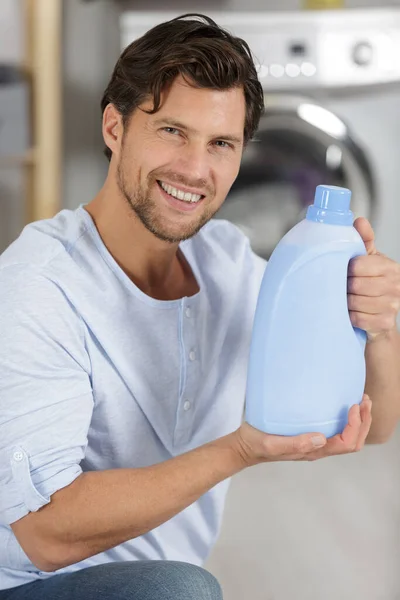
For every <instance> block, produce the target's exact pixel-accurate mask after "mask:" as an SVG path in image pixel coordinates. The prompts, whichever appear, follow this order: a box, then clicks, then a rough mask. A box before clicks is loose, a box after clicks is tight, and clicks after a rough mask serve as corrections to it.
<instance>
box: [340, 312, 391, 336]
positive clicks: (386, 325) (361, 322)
mask: <svg viewBox="0 0 400 600" xmlns="http://www.w3.org/2000/svg"><path fill="white" fill-rule="evenodd" d="M349 315H350V321H351V324H352V325H353V327H358V328H359V329H364V331H367V332H368V335H376V334H381V333H383V332H386V331H390V330H391V329H394V328H395V327H396V313H395V312H394V311H392V312H390V313H386V314H384V315H369V314H367V313H363V312H357V311H353V310H351V311H350V312H349Z"/></svg>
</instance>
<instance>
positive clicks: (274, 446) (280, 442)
mask: <svg viewBox="0 0 400 600" xmlns="http://www.w3.org/2000/svg"><path fill="white" fill-rule="evenodd" d="M266 436H267V438H268V439H266V443H265V446H266V450H267V454H268V455H269V456H270V457H279V456H282V457H284V456H292V455H302V454H308V453H309V452H312V451H313V450H316V449H317V448H322V447H323V446H325V444H326V441H327V440H326V437H325V436H324V435H322V433H304V434H301V435H296V436H283V435H270V434H266Z"/></svg>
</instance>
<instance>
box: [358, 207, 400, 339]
mask: <svg viewBox="0 0 400 600" xmlns="http://www.w3.org/2000/svg"><path fill="white" fill-rule="evenodd" d="M354 227H355V228H356V229H357V231H358V233H359V234H360V235H361V237H362V239H363V241H364V244H365V248H366V250H367V252H368V254H367V255H365V256H358V257H356V258H353V259H352V260H351V261H350V264H349V272H348V275H349V276H348V285H347V291H348V307H349V312H350V320H351V322H352V324H353V326H354V327H359V328H360V329H364V330H365V331H366V332H367V339H368V341H370V342H371V341H374V340H376V339H377V338H380V337H383V336H386V335H388V334H390V333H391V332H393V331H395V330H396V317H397V314H398V312H399V308H400V265H399V264H398V263H396V262H395V261H394V260H391V259H390V258H388V257H387V256H384V255H383V254H381V253H380V252H378V251H377V249H376V247H375V241H374V232H373V229H372V227H371V225H370V223H369V221H367V219H364V218H363V217H360V218H358V219H356V220H355V222H354Z"/></svg>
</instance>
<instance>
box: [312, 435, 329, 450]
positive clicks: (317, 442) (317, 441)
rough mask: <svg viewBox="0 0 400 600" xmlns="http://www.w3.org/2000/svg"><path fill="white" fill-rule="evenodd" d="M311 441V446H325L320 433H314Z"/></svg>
mask: <svg viewBox="0 0 400 600" xmlns="http://www.w3.org/2000/svg"><path fill="white" fill-rule="evenodd" d="M311 441H312V443H313V446H315V447H316V448H320V447H321V446H325V444H326V439H325V438H324V437H323V436H322V435H314V436H313V437H312V438H311Z"/></svg>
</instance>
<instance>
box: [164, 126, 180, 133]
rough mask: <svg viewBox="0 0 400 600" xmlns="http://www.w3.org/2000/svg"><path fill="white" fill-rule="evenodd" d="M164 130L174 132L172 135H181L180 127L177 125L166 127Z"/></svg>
mask: <svg viewBox="0 0 400 600" xmlns="http://www.w3.org/2000/svg"><path fill="white" fill-rule="evenodd" d="M164 131H166V132H167V133H172V135H176V134H178V135H179V129H175V127H164Z"/></svg>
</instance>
